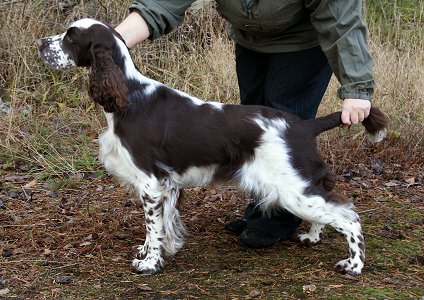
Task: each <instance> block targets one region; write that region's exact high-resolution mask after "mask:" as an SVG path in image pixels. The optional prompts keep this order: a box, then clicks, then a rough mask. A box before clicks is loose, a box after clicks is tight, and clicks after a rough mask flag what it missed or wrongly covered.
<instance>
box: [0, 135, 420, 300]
mask: <svg viewBox="0 0 424 300" xmlns="http://www.w3.org/2000/svg"><path fill="white" fill-rule="evenodd" d="M342 143H343V142H342ZM345 143H349V141H346V142H345ZM342 146H343V145H342ZM345 146H346V145H345ZM337 148H338V149H339V150H338V151H336V150H333V151H331V152H329V151H327V150H326V152H329V153H326V155H328V156H326V157H328V162H329V164H330V165H331V166H332V168H333V170H334V171H335V172H336V173H337V176H338V180H339V182H338V189H339V190H340V191H342V192H343V193H344V194H345V195H346V196H348V197H349V198H351V199H352V200H353V201H354V203H355V205H356V207H357V212H358V213H359V215H360V217H361V220H362V224H363V230H364V236H365V241H366V246H367V260H366V266H365V268H364V270H363V275H361V276H357V277H352V276H348V275H340V274H338V273H336V272H335V271H334V268H333V266H334V264H335V263H336V262H337V261H338V260H340V259H342V258H344V257H345V256H346V255H347V244H346V242H345V240H344V238H343V237H342V236H340V235H339V234H337V233H336V232H335V231H334V230H332V229H331V228H327V230H326V234H325V238H324V240H323V241H322V243H320V244H319V245H316V246H314V247H305V246H302V245H300V244H298V243H297V242H294V241H284V242H281V243H279V244H278V245H276V246H274V247H272V248H268V249H249V248H246V247H244V246H243V245H242V244H241V243H240V242H239V240H238V238H237V237H236V236H233V235H232V234H231V233H229V232H227V231H226V230H225V228H224V225H225V224H226V223H227V222H229V221H231V220H234V219H235V218H237V217H240V216H241V215H242V214H243V211H244V208H245V207H246V204H247V203H248V202H249V199H248V198H247V197H246V196H245V195H244V194H243V193H241V192H238V191H236V190H235V189H234V188H233V187H228V186H223V187H215V188H194V189H191V190H187V191H186V193H185V197H184V201H183V203H182V205H181V211H182V216H183V220H184V221H185V224H186V225H187V227H188V229H189V232H190V236H189V237H188V238H187V241H186V244H185V246H184V248H183V249H182V250H181V251H180V252H179V253H178V254H177V255H176V256H175V257H172V258H168V260H167V264H166V266H165V268H164V270H163V271H162V272H161V273H160V274H157V275H153V276H144V275H139V274H135V273H133V272H132V271H131V267H130V265H131V259H132V258H131V254H130V253H131V247H132V246H134V245H136V244H142V243H143V239H144V233H145V230H144V221H143V220H144V216H143V212H142V209H141V208H140V206H139V203H138V201H137V199H136V198H135V197H134V196H132V195H130V194H128V193H127V192H126V191H125V190H124V189H123V188H122V187H120V186H119V184H118V183H117V182H116V181H115V180H114V179H113V178H111V177H109V176H107V175H105V176H101V177H97V176H96V175H95V174H84V177H83V178H81V179H80V180H78V181H76V182H74V183H73V184H72V185H70V184H68V185H67V186H66V188H65V187H63V188H59V189H57V190H56V189H55V188H52V187H51V184H50V185H49V184H48V183H47V182H43V181H38V180H35V179H34V178H33V177H32V176H31V175H28V171H27V167H26V166H25V165H21V164H19V163H18V162H16V163H15V164H8V165H7V166H6V165H5V164H3V165H2V166H1V168H0V172H1V173H0V176H1V179H0V180H1V185H0V298H1V297H5V298H13V299H423V297H424V280H423V278H424V268H423V264H424V250H423V236H424V235H423V233H424V229H423V227H424V226H423V225H424V215H423V207H424V204H423V200H424V188H423V179H424V164H423V162H424V151H423V149H422V148H419V147H414V148H412V147H409V149H413V151H412V150H411V151H405V150H404V149H405V147H404V146H403V145H402V144H401V143H399V141H397V140H396V139H395V138H392V139H389V140H387V141H385V142H383V143H381V144H379V145H378V146H366V147H363V148H361V149H359V150H358V149H357V148H355V149H354V150H351V151H348V153H346V151H342V150H341V149H342V148H340V146H337ZM304 229H306V224H303V225H302V228H301V229H300V230H304Z"/></svg>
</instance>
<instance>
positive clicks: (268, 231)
mask: <svg viewBox="0 0 424 300" xmlns="http://www.w3.org/2000/svg"><path fill="white" fill-rule="evenodd" d="M300 223H302V219H299V218H298V217H296V216H295V215H293V214H291V213H289V212H288V211H286V210H284V209H279V210H278V211H275V212H274V213H273V214H272V215H271V216H270V217H268V216H264V215H263V214H262V212H261V211H260V210H259V208H258V207H256V204H255V203H250V204H249V205H248V206H247V208H246V211H245V213H244V219H237V220H235V221H233V222H230V223H228V224H227V225H226V226H225V227H226V228H227V229H228V230H230V231H232V232H234V233H235V234H237V235H239V238H240V240H241V241H242V242H243V244H245V245H246V246H248V247H252V248H264V247H270V246H273V245H275V244H277V243H278V242H280V241H284V240H289V239H291V237H292V235H293V233H294V232H295V231H296V229H297V228H298V227H299V225H300Z"/></svg>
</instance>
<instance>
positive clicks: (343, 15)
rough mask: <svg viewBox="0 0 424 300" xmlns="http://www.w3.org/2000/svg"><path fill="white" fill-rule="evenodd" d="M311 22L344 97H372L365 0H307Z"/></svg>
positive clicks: (340, 95)
mask: <svg viewBox="0 0 424 300" xmlns="http://www.w3.org/2000/svg"><path fill="white" fill-rule="evenodd" d="M305 5H306V7H307V8H309V9H310V10H312V11H313V12H312V13H311V22H312V25H313V27H314V28H315V30H316V31H317V32H318V39H319V42H320V45H321V48H322V50H323V51H324V53H325V55H326V56H327V59H328V62H329V63H330V66H331V68H332V70H333V72H334V74H335V75H336V77H337V79H338V80H339V83H340V84H341V87H340V88H339V89H338V91H337V95H338V96H339V97H340V98H342V99H346V98H357V99H367V100H371V96H372V94H373V91H374V80H373V64H372V59H371V56H370V53H369V50H368V45H367V28H366V25H365V21H364V20H363V18H362V0H344V1H340V0H306V1H305Z"/></svg>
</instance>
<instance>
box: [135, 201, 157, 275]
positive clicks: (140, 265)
mask: <svg viewBox="0 0 424 300" xmlns="http://www.w3.org/2000/svg"><path fill="white" fill-rule="evenodd" d="M162 199H163V197H162V195H161V194H156V195H154V196H152V195H146V196H145V197H144V199H143V201H142V202H143V208H144V215H145V219H146V240H145V243H144V245H143V246H138V247H136V250H137V253H136V255H135V257H136V258H135V259H134V260H133V262H132V266H133V268H134V270H135V271H136V272H137V273H143V274H155V273H157V272H159V271H160V270H161V268H162V266H163V263H164V258H163V255H164V253H163V252H164V251H163V240H164V237H165V232H164V224H163V205H162Z"/></svg>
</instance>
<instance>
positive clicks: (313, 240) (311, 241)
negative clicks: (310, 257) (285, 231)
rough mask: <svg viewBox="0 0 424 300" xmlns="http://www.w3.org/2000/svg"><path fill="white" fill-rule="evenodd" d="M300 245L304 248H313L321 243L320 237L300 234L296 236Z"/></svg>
mask: <svg viewBox="0 0 424 300" xmlns="http://www.w3.org/2000/svg"><path fill="white" fill-rule="evenodd" d="M297 238H298V240H299V242H300V243H302V244H303V245H306V246H313V245H316V244H318V243H319V242H320V241H321V236H319V237H317V236H311V235H310V234H308V233H302V234H299V235H298V236H297Z"/></svg>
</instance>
